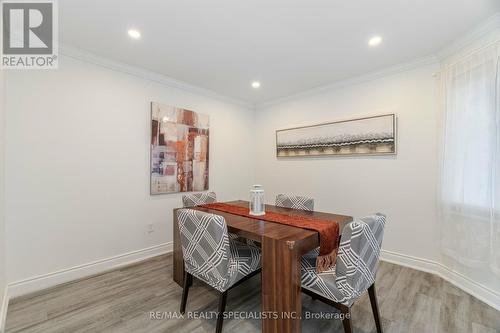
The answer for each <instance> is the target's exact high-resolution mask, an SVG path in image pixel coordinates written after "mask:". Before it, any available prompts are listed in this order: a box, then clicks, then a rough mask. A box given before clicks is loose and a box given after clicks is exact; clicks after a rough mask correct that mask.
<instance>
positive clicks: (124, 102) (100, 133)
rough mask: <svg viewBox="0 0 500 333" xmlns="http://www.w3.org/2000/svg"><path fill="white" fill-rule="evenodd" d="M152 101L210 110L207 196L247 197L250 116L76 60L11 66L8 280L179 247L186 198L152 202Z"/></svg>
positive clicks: (241, 109)
mask: <svg viewBox="0 0 500 333" xmlns="http://www.w3.org/2000/svg"><path fill="white" fill-rule="evenodd" d="M151 101H158V102H161V103H165V104H170V105H175V106H179V107H185V108H189V109H191V110H194V111H197V112H201V113H206V114H209V115H210V122H211V124H210V131H211V133H210V190H214V191H216V192H217V194H218V196H219V197H220V199H222V200H230V199H237V198H242V197H247V191H248V189H249V187H250V185H251V184H252V182H253V181H252V180H253V173H254V164H253V157H254V156H253V155H254V154H253V150H252V147H251V145H249V143H250V142H251V141H252V138H253V135H254V129H253V127H252V124H253V121H254V118H253V117H254V115H253V111H251V110H248V109H245V108H244V107H240V106H235V105H232V104H229V103H225V102H221V101H219V100H216V99H213V98H209V97H204V96H201V95H197V94H193V93H189V92H187V91H183V90H179V89H175V88H171V87H169V86H166V85H162V84H159V83H156V82H153V81H148V80H144V79H140V78H138V77H135V76H132V75H128V74H124V73H120V72H117V71H112V70H108V69H105V68H103V67H100V66H96V65H91V64H88V63H85V62H80V61H77V60H74V59H72V58H68V57H62V58H61V59H60V68H59V70H48V71H11V72H9V73H7V75H6V103H7V104H6V106H7V115H6V122H7V124H8V127H7V133H6V135H7V142H6V208H7V209H6V224H7V228H6V238H7V244H8V248H9V256H8V258H7V267H8V281H9V283H14V282H16V281H19V280H23V279H27V278H30V277H34V276H37V275H41V274H47V273H50V272H54V271H57V270H61V269H67V268H71V267H74V266H76V265H81V264H85V263H89V262H93V261H95V260H100V259H104V258H108V257H112V256H116V255H120V254H124V253H127V252H130V251H135V250H140V249H144V248H148V247H151V246H155V245H158V244H164V243H166V242H170V241H171V240H172V209H173V208H174V207H179V206H180V205H181V195H180V194H170V195H158V196H150V195H149V140H150V139H149V133H150V102H151ZM149 223H154V228H155V231H154V232H153V233H148V232H147V225H148V224H149Z"/></svg>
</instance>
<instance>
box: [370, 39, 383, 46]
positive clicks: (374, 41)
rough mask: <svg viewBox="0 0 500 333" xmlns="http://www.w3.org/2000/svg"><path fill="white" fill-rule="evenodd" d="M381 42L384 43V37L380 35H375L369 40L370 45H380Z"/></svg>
mask: <svg viewBox="0 0 500 333" xmlns="http://www.w3.org/2000/svg"><path fill="white" fill-rule="evenodd" d="M380 43H382V37H380V36H373V37H372V38H370V40H369V41H368V45H370V46H372V47H373V46H377V45H379V44H380Z"/></svg>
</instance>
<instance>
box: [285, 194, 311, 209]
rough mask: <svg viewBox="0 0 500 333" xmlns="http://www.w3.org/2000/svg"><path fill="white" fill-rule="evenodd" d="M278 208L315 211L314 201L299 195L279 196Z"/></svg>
mask: <svg viewBox="0 0 500 333" xmlns="http://www.w3.org/2000/svg"><path fill="white" fill-rule="evenodd" d="M276 206H278V207H285V208H294V209H301V210H308V211H313V210H314V199H313V198H308V197H303V196H299V195H288V194H278V195H277V196H276Z"/></svg>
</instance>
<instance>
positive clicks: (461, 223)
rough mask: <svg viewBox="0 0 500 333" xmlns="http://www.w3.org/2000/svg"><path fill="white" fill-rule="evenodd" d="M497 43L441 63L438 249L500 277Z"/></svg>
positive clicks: (499, 154) (499, 50) (499, 114)
mask: <svg viewBox="0 0 500 333" xmlns="http://www.w3.org/2000/svg"><path fill="white" fill-rule="evenodd" d="M499 59H500V42H499V43H494V44H490V45H489V46H487V47H484V48H482V49H480V50H477V51H475V52H473V53H471V54H469V55H468V56H466V57H463V58H462V59H460V60H458V61H456V62H454V63H451V64H446V65H444V66H443V69H442V71H441V82H442V92H443V98H444V111H445V118H444V136H443V151H442V163H441V167H442V169H441V186H440V190H441V200H440V213H441V221H442V225H443V229H442V250H443V252H444V253H445V254H446V255H448V256H449V257H451V258H453V259H454V260H456V261H458V262H459V263H461V264H462V265H465V266H467V267H473V268H474V267H478V268H479V267H481V268H487V267H489V268H490V269H491V271H493V272H494V273H495V274H498V275H500V107H499V106H500V103H499V96H500V89H499V87H500V84H499Z"/></svg>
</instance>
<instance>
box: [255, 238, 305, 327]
mask: <svg viewBox="0 0 500 333" xmlns="http://www.w3.org/2000/svg"><path fill="white" fill-rule="evenodd" d="M262 311H263V312H264V314H266V313H268V314H269V315H270V316H273V317H270V318H267V319H263V320H262V332H264V333H271V332H273V333H285V332H286V333H299V332H300V331H301V320H300V316H301V314H302V304H301V291H300V254H299V251H298V247H297V246H295V243H294V242H289V241H286V240H280V239H273V238H267V237H263V239H262ZM276 316H277V318H276Z"/></svg>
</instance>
